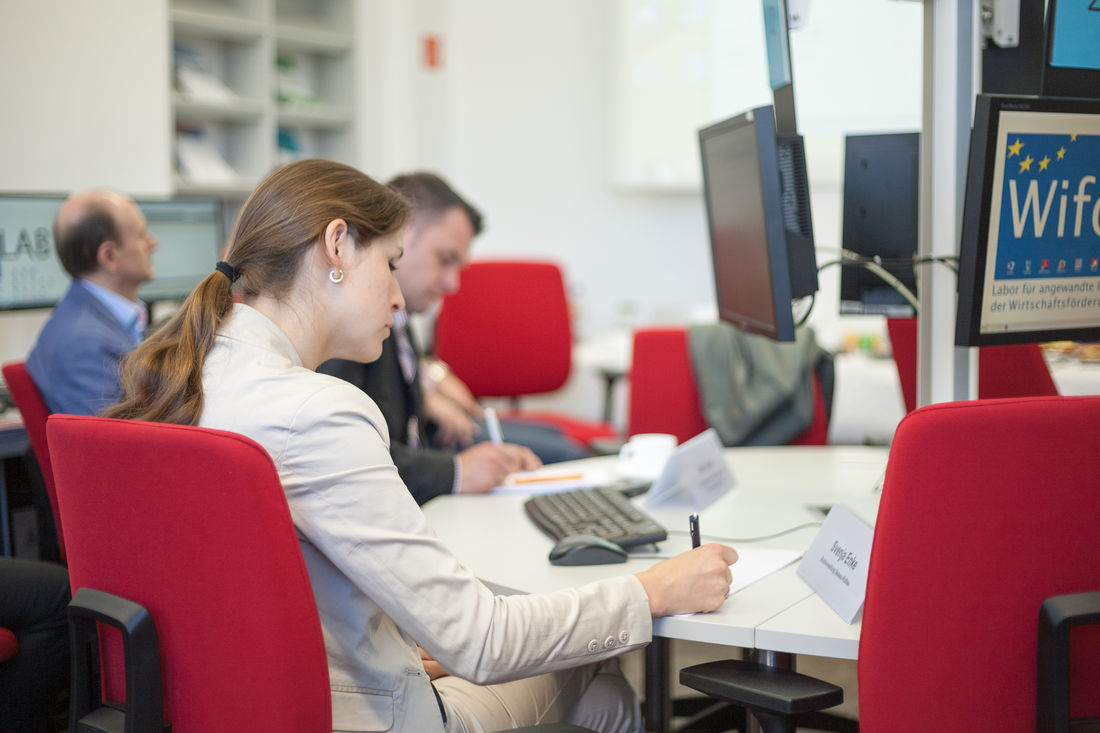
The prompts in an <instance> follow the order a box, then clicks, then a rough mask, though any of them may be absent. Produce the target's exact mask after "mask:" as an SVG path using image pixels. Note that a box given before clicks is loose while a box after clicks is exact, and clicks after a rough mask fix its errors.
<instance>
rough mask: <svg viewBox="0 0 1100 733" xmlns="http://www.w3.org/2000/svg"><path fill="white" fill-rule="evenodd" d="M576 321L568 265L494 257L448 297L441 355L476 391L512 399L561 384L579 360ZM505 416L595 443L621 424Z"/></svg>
mask: <svg viewBox="0 0 1100 733" xmlns="http://www.w3.org/2000/svg"><path fill="white" fill-rule="evenodd" d="M572 348H573V337H572V326H571V324H570V315H569V303H568V301H567V299H566V295H565V283H564V280H563V279H562V274H561V269H560V268H559V267H558V265H556V264H554V263H552V262H522V261H504V260H498V261H488V260H482V261H479V262H474V263H471V264H470V266H469V267H467V268H466V269H465V270H464V271H463V272H462V286H461V288H459V290H458V292H456V293H454V294H452V295H448V296H447V297H446V298H444V299H443V305H442V308H441V309H440V312H439V316H438V318H437V319H436V324H435V353H436V355H437V356H438V357H439V358H440V359H442V360H443V361H444V362H446V363H447V365H448V366H450V368H451V369H452V371H454V373H455V374H456V375H457V376H458V377H459V379H461V380H462V381H463V382H465V383H466V385H467V386H468V387H469V388H470V391H471V392H473V394H474V396H475V397H477V398H482V397H507V398H509V399H511V400H513V401H515V402H517V403H518V401H519V398H520V397H523V396H525V395H536V394H547V393H550V392H554V391H556V390H558V389H560V388H561V387H562V386H563V385H564V384H565V382H566V380H567V379H568V378H569V371H570V367H571V365H572ZM505 416H506V417H509V418H512V419H519V420H533V421H535V422H543V423H547V424H550V425H553V426H555V427H557V428H559V429H560V430H561V431H562V432H564V433H565V434H566V435H568V436H569V437H571V438H573V439H574V440H576V441H578V442H580V443H583V444H585V445H589V444H590V443H591V442H592V441H593V440H595V439H598V438H611V437H614V436H615V435H616V431H615V429H614V428H613V427H612V426H611V425H609V424H607V423H604V422H600V421H596V420H586V419H584V418H581V417H579V416H575V415H562V414H560V413H555V412H548V411H539V412H526V411H524V410H519V409H516V410H512V411H510V412H508V413H507V415H505Z"/></svg>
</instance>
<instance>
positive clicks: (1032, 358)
mask: <svg viewBox="0 0 1100 733" xmlns="http://www.w3.org/2000/svg"><path fill="white" fill-rule="evenodd" d="M886 330H887V333H889V335H890V346H891V348H892V349H893V352H894V365H895V366H896V367H897V369H898V380H899V382H900V383H901V396H902V398H903V399H904V400H905V410H906V412H912V411H913V410H914V409H916V406H917V319H916V318H887V319H886ZM1057 394H1058V387H1057V386H1055V384H1054V379H1053V378H1052V377H1051V376H1050V368H1049V367H1048V366H1047V362H1046V359H1044V358H1043V351H1042V349H1040V348H1039V346H1038V344H1012V345H1010V346H981V347H979V348H978V399H981V400H988V399H997V398H999V397H1048V396H1049V397H1053V396H1056V395H1057Z"/></svg>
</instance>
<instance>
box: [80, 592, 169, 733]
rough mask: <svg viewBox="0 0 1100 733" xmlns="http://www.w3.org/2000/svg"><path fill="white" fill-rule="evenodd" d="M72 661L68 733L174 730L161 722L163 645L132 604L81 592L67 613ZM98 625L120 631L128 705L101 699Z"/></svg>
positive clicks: (146, 617) (145, 616) (149, 619)
mask: <svg viewBox="0 0 1100 733" xmlns="http://www.w3.org/2000/svg"><path fill="white" fill-rule="evenodd" d="M68 616H69V640H70V641H69V644H70V650H71V659H72V670H73V672H72V675H73V678H72V699H71V701H70V720H71V723H70V725H71V728H70V730H73V731H78V732H81V733H83V732H84V731H87V732H88V733H131V732H132V731H154V730H163V731H166V732H167V731H170V730H171V725H168V724H164V723H162V715H163V705H162V700H161V681H160V646H159V644H158V643H157V629H156V625H155V624H154V623H153V617H152V616H151V615H150V614H149V612H148V611H147V610H145V608H143V607H142V606H140V605H139V604H137V603H134V602H133V601H129V600H126V599H125V598H120V597H119V596H116V595H112V594H110V593H104V592H103V591H98V590H95V589H93V588H81V589H79V590H77V592H76V593H75V594H74V595H73V599H72V601H70V603H69V608H68ZM97 624H105V625H107V626H110V627H113V628H115V629H118V631H119V633H120V634H121V636H122V649H123V660H124V663H125V665H126V703H125V707H124V708H122V709H119V708H117V707H115V706H113V705H108V704H105V703H104V702H103V700H102V694H101V689H102V686H101V680H100V654H99V632H98V627H97Z"/></svg>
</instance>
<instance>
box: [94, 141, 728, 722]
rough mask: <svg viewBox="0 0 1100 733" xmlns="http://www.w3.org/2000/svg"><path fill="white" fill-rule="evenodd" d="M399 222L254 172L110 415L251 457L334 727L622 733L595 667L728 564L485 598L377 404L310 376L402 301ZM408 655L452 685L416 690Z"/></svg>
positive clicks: (333, 172)
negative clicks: (405, 475) (270, 504)
mask: <svg viewBox="0 0 1100 733" xmlns="http://www.w3.org/2000/svg"><path fill="white" fill-rule="evenodd" d="M407 216H408V205H407V203H406V202H405V200H404V199H403V198H402V197H401V196H400V195H399V194H397V193H396V192H394V191H393V190H391V189H389V188H386V187H385V186H382V185H380V184H378V183H376V182H375V181H373V180H371V179H370V178H368V177H367V176H365V175H363V174H362V173H360V172H359V171H356V170H355V169H353V168H349V167H347V166H344V165H341V164H338V163H333V162H329V161H320V160H307V161H300V162H297V163H292V164H290V165H288V166H285V167H283V168H281V169H279V170H277V171H275V172H274V173H272V174H271V175H270V176H268V178H267V179H266V180H264V181H263V182H262V183H261V184H260V186H259V187H258V188H257V189H256V190H255V191H254V192H253V193H252V195H251V196H250V197H249V199H248V201H247V202H246V203H245V204H244V207H243V208H242V210H241V212H240V215H239V217H238V220H237V224H236V226H235V230H234V233H233V237H232V240H231V242H230V247H229V251H228V253H227V254H226V261H225V262H220V263H218V266H217V271H215V272H212V273H211V274H210V275H209V276H208V277H207V278H206V279H205V280H203V282H202V283H200V284H199V285H198V287H196V289H195V291H194V292H193V293H192V294H191V296H190V297H189V298H188V300H187V301H186V303H184V305H183V307H182V308H181V309H180V311H179V312H178V313H177V314H176V316H175V317H174V318H173V319H172V320H171V321H170V322H169V323H168V324H166V325H165V326H164V327H163V328H161V329H160V330H159V331H158V332H157V333H156V334H154V335H153V336H152V337H151V338H150V339H149V340H147V341H146V342H145V343H144V344H142V346H141V347H139V348H138V349H137V350H136V351H135V352H134V353H133V354H132V356H131V357H130V358H129V360H128V361H127V363H126V365H125V367H124V373H123V397H122V401H121V402H120V404H119V405H117V406H116V407H115V408H114V409H113V410H112V412H111V413H110V415H111V416H112V417H123V418H129V419H140V420H152V421H159V422H171V423H180V424H191V425H200V426H203V427H210V428H218V429H221V430H230V431H233V432H237V433H241V434H244V435H247V436H249V437H250V438H252V439H253V440H255V441H257V442H258V443H260V445H262V446H263V447H264V448H265V449H266V450H267V451H268V453H270V455H271V457H272V459H273V460H274V462H275V465H276V467H277V468H278V471H279V476H280V479H281V481H282V484H283V488H284V490H285V491H286V496H287V501H288V503H289V505H290V511H291V516H292V517H293V520H294V524H295V526H296V527H297V529H298V533H299V536H300V538H301V546H302V553H303V555H304V557H305V562H306V566H307V568H308V570H309V575H310V581H311V583H312V585H313V592H314V596H315V597H316V600H317V606H318V610H319V612H320V616H321V624H322V627H323V629H324V635H325V645H326V651H327V654H328V660H329V673H330V678H331V683H332V705H333V725H334V727H335V728H336V729H338V730H353V731H367V730H395V731H408V732H410V733H412V732H414V731H416V732H419V731H431V730H447V731H476V730H498V729H503V728H509V727H513V726H517V725H531V724H535V723H540V722H552V721H555V720H571V721H573V722H576V723H578V724H581V725H588V726H590V727H595V728H598V729H600V730H623V731H629V730H640V728H641V722H640V720H639V717H638V712H637V701H636V699H634V697H633V693H632V692H630V690H629V687H628V686H627V685H626V684H625V682H624V681H623V680H622V678H621V676H619V675H618V674H617V672H616V671H615V667H614V663H613V662H611V663H610V664H609V663H608V660H611V658H612V657H614V656H616V655H618V654H620V653H622V652H624V651H627V650H629V649H633V648H636V647H639V646H642V645H644V644H646V643H647V642H648V641H649V640H650V638H651V633H652V632H651V627H652V618H653V617H656V616H661V615H665V614H670V613H681V612H689V611H710V610H713V609H715V608H717V607H718V606H720V605H721V603H722V601H723V600H724V598H725V595H726V591H727V588H728V583H729V580H730V574H729V568H728V566H729V564H730V563H731V562H733V561H735V560H736V553H734V551H733V550H731V549H730V548H727V547H724V546H721V545H705V546H703V547H701V548H699V549H697V550H693V551H691V552H689V553H685V554H683V555H680V556H677V557H675V558H672V559H670V560H666V561H664V562H661V563H658V564H656V565H654V566H653V567H651V568H650V569H648V570H646V571H644V572H641V573H638V574H636V575H626V576H623V577H619V578H614V579H609V580H606V581H602V582H599V583H593V584H590V585H588V586H585V587H583V588H579V589H571V590H565V591H559V592H557V593H552V594H544V595H528V596H509V597H496V596H494V595H493V593H492V592H491V591H489V590H488V589H487V588H485V587H484V586H483V585H482V584H481V583H480V582H479V581H478V580H477V579H476V578H475V577H473V575H471V573H470V571H469V570H467V569H466V568H465V567H463V566H462V565H461V564H460V563H459V562H458V561H457V560H456V559H455V558H454V557H453V556H452V555H451V554H450V552H448V550H447V548H446V547H444V546H443V545H442V544H441V543H440V541H439V540H438V538H436V536H435V535H434V533H433V532H432V531H431V529H430V528H429V527H428V526H427V524H426V522H425V520H424V517H423V514H422V513H421V512H420V509H419V507H417V505H416V502H415V501H414V500H413V498H412V496H411V495H410V494H409V492H408V491H407V490H406V488H405V486H404V485H403V484H402V483H401V479H400V477H399V476H398V474H397V470H396V469H395V468H394V465H393V462H392V460H391V459H390V454H389V449H388V445H387V442H388V437H387V436H388V432H387V430H386V425H385V423H384V421H383V418H382V416H381V413H380V412H379V410H378V408H377V407H376V406H375V404H374V403H373V402H372V401H371V400H370V398H369V397H367V396H366V395H365V394H364V393H363V392H362V391H360V390H358V389H356V388H355V387H353V386H351V385H349V384H348V383H346V382H344V381H342V380H339V379H335V378H331V377H328V376H325V375H321V374H317V373H315V372H314V371H313V370H314V368H315V367H316V366H317V365H318V364H320V363H321V362H323V361H325V360H326V359H331V358H343V359H352V360H356V361H362V362H368V361H372V360H374V359H377V358H378V356H379V354H380V352H381V347H382V341H383V340H384V339H385V338H386V336H387V335H388V333H389V330H390V327H391V324H392V318H393V313H395V312H397V311H398V310H400V309H402V308H403V307H404V303H403V300H402V297H401V292H400V290H399V288H398V285H397V281H396V279H395V278H394V276H393V270H394V269H395V268H396V267H397V265H398V261H399V260H400V258H401V252H402V249H401V231H402V226H403V225H404V223H405V221H406V218H407ZM234 290H236V291H237V292H238V293H239V294H240V296H241V298H242V299H243V303H239V304H234V303H233V291H234ZM594 640H597V641H594ZM418 645H419V647H422V648H423V650H424V652H425V655H424V656H425V657H426V658H427V659H428V660H429V661H428V667H429V668H431V669H433V670H434V669H435V668H436V665H435V664H434V663H433V662H432V661H431V660H432V659H433V658H434V660H435V662H438V664H439V665H442V668H443V669H446V670H447V671H448V672H449V673H450V675H451V676H444V677H441V678H439V679H438V680H436V681H435V683H434V685H433V683H432V681H431V680H430V679H429V675H428V673H427V672H426V671H425V663H424V661H423V660H422V654H421V650H420V649H419V648H418Z"/></svg>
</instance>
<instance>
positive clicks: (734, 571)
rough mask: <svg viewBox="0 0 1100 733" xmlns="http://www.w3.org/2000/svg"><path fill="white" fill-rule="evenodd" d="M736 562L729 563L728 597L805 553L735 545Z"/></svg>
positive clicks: (777, 570) (688, 614) (691, 614)
mask: <svg viewBox="0 0 1100 733" xmlns="http://www.w3.org/2000/svg"><path fill="white" fill-rule="evenodd" d="M734 549H736V550H737V562H735V563H734V564H733V565H730V575H731V576H732V577H731V579H730V598H733V594H734V593H736V592H737V591H739V590H744V589H745V588H748V587H749V586H750V585H752V584H753V583H755V582H756V581H758V580H763V579H764V578H766V577H768V576H769V575H771V574H772V573H777V572H779V571H780V570H782V569H783V568H785V567H787V566H788V565H790V564H791V563H794V562H797V561H798V559H799V558H801V557H802V555H804V554H805V553H804V552H803V551H802V550H784V549H778V548H773V547H737V548H734ZM676 615H677V616H694V615H695V614H694V613H679V614H676Z"/></svg>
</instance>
